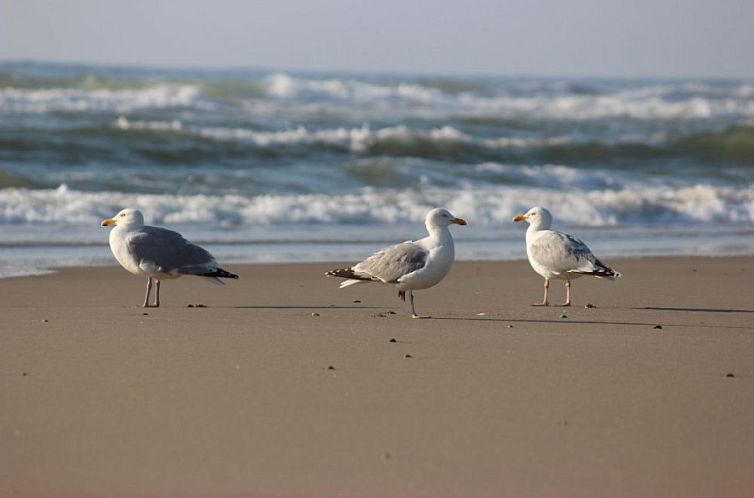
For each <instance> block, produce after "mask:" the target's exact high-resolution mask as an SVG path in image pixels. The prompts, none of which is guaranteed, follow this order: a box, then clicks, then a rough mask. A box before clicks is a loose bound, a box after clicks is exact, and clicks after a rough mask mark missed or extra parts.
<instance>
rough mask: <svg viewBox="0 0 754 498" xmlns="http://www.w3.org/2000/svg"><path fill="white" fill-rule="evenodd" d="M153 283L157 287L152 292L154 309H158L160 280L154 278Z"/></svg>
mask: <svg viewBox="0 0 754 498" xmlns="http://www.w3.org/2000/svg"><path fill="white" fill-rule="evenodd" d="M154 283H155V284H156V285H157V288H156V289H155V292H154V307H155V308H159V307H160V279H159V278H155V279H154Z"/></svg>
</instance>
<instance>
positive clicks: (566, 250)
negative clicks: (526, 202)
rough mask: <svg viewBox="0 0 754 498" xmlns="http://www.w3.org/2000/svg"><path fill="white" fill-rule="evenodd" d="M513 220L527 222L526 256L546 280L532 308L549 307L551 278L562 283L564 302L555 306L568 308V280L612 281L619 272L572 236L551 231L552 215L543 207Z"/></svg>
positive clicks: (569, 282)
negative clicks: (564, 293) (543, 289)
mask: <svg viewBox="0 0 754 498" xmlns="http://www.w3.org/2000/svg"><path fill="white" fill-rule="evenodd" d="M513 221H526V222H528V223H529V228H528V229H527V230H526V255H527V256H528V257H529V263H530V264H531V267H532V268H534V271H536V272H537V273H539V274H540V275H542V277H544V279H545V297H544V299H543V300H542V302H541V303H534V304H532V306H549V304H550V303H549V302H548V301H547V290H548V289H549V288H550V279H553V278H554V279H559V280H565V281H566V282H565V287H566V300H565V302H564V303H563V304H560V305H558V306H570V305H571V280H573V279H574V278H579V277H581V276H583V275H593V276H595V277H598V278H607V279H610V280H614V279H616V278H617V277H620V273H618V272H617V271H615V270H613V269H612V268H609V267H607V266H606V265H604V264H603V263H602V261H600V260H599V259H597V258H596V257H595V256H594V254H592V251H591V250H590V249H589V247H587V245H586V244H584V243H583V242H582V241H581V240H579V239H577V238H576V237H574V236H573V235H569V234H567V233H562V232H558V231H556V230H550V226H551V225H552V214H550V211H548V210H547V209H545V208H543V207H533V208H531V209H530V210H529V211H528V212H527V213H526V214H519V215H517V216H516V217H514V218H513Z"/></svg>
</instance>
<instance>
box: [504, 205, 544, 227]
mask: <svg viewBox="0 0 754 498" xmlns="http://www.w3.org/2000/svg"><path fill="white" fill-rule="evenodd" d="M513 221H525V222H527V223H528V224H529V225H530V226H531V227H532V228H534V230H547V229H548V228H550V227H551V226H552V214H550V211H548V210H547V209H545V208H543V207H539V206H534V207H533V208H531V209H530V210H529V211H527V212H526V214H519V215H517V216H515V217H514V218H513Z"/></svg>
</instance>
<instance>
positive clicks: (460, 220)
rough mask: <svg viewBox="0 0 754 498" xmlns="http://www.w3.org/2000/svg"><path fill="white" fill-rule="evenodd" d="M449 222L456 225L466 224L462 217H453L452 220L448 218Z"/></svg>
mask: <svg viewBox="0 0 754 498" xmlns="http://www.w3.org/2000/svg"><path fill="white" fill-rule="evenodd" d="M450 222H451V223H455V224H456V225H468V223H466V220H464V219H463V218H453V219H452V220H450Z"/></svg>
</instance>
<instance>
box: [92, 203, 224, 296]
mask: <svg viewBox="0 0 754 498" xmlns="http://www.w3.org/2000/svg"><path fill="white" fill-rule="evenodd" d="M101 226H103V227H109V226H114V227H115V228H113V229H112V230H111V231H110V250H111V251H112V252H113V255H114V256H115V259H117V260H118V263H120V265H121V266H122V267H123V268H125V269H126V270H127V271H129V272H131V273H133V274H134V275H146V277H147V293H146V295H145V296H144V305H143V307H144V308H157V307H159V306H160V279H163V278H178V277H180V276H181V275H196V276H199V277H206V278H208V279H210V280H211V281H213V282H215V283H218V284H220V285H223V282H222V281H221V280H220V279H221V278H238V275H235V274H233V273H230V272H228V271H225V270H223V269H222V268H219V267H218V266H217V261H215V258H214V257H213V256H212V255H211V254H210V253H209V252H207V250H205V249H203V248H201V247H199V246H197V245H195V244H192V243H191V242H189V241H188V240H186V239H184V238H183V236H182V235H181V234H180V233H178V232H174V231H172V230H168V229H166V228H159V227H151V226H146V225H144V215H143V214H141V211H139V210H138V209H130V208H129V209H124V210H122V211H121V212H119V213H118V214H116V215H115V216H114V217H113V218H109V219H106V220H102V223H101ZM152 279H154V281H155V286H156V289H155V299H154V303H153V304H149V294H150V292H151V291H152Z"/></svg>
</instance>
